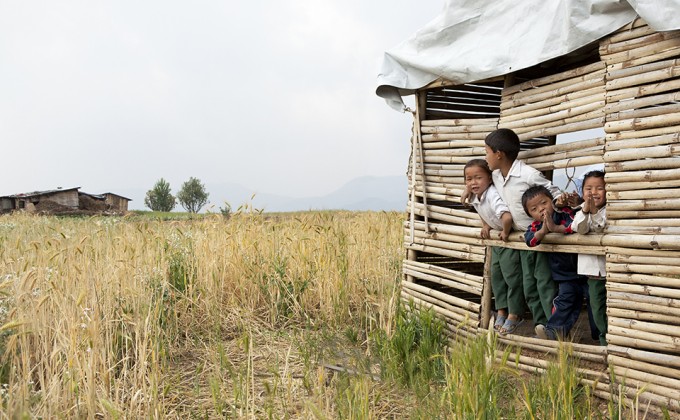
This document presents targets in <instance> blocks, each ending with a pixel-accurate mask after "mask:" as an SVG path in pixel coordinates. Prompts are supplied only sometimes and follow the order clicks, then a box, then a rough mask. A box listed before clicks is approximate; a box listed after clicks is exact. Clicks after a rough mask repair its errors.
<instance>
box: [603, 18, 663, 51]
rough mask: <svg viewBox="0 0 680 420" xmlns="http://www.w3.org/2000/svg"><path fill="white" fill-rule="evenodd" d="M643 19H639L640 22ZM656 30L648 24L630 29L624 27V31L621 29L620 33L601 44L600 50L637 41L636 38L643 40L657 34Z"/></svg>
mask: <svg viewBox="0 0 680 420" xmlns="http://www.w3.org/2000/svg"><path fill="white" fill-rule="evenodd" d="M640 20H641V19H638V22H639V21H640ZM655 32H656V31H654V29H652V28H650V27H649V26H647V25H646V24H644V25H639V26H636V27H634V28H633V27H630V29H629V28H628V25H626V26H624V29H621V30H620V31H619V32H618V33H616V34H614V35H612V36H610V37H608V38H605V39H604V40H603V41H601V42H600V48H602V47H603V46H604V47H606V46H608V45H611V44H617V43H620V42H625V41H628V40H630V39H635V38H641V37H644V36H647V35H650V34H653V33H655Z"/></svg>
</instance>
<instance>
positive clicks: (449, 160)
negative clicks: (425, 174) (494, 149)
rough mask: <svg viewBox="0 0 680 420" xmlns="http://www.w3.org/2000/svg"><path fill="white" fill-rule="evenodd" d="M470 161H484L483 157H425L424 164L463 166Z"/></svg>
mask: <svg viewBox="0 0 680 420" xmlns="http://www.w3.org/2000/svg"><path fill="white" fill-rule="evenodd" d="M470 159H484V155H483V154H482V155H477V156H427V157H426V159H425V163H460V164H465V163H467V162H468V161H469V160H470Z"/></svg>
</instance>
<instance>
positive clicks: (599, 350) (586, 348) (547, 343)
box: [498, 334, 607, 361]
mask: <svg viewBox="0 0 680 420" xmlns="http://www.w3.org/2000/svg"><path fill="white" fill-rule="evenodd" d="M498 340H499V341H501V342H502V343H506V344H517V345H523V344H532V345H537V346H542V347H545V348H546V353H547V352H554V351H555V350H557V349H558V348H559V347H560V346H570V347H571V348H572V351H574V352H575V353H574V354H575V355H581V354H591V355H596V356H598V357H599V358H600V359H601V360H602V361H604V359H605V357H606V356H607V347H604V346H595V345H591V344H580V343H569V342H564V341H553V340H542V339H540V338H533V337H524V336H521V335H513V334H510V335H507V336H505V337H503V336H499V337H498Z"/></svg>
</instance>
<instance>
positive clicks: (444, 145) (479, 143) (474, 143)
mask: <svg viewBox="0 0 680 420" xmlns="http://www.w3.org/2000/svg"><path fill="white" fill-rule="evenodd" d="M424 140H425V139H423V148H424V149H425V150H433V149H452V148H456V147H481V148H484V141H483V140H449V141H433V142H426V141H424Z"/></svg>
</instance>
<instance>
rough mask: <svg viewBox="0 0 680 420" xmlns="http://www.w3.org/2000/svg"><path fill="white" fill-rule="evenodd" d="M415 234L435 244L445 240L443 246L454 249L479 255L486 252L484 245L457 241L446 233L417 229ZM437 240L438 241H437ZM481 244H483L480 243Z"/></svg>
mask: <svg viewBox="0 0 680 420" xmlns="http://www.w3.org/2000/svg"><path fill="white" fill-rule="evenodd" d="M414 236H415V237H416V238H419V239H423V240H429V241H430V243H432V244H435V243H439V242H443V244H441V247H442V248H444V247H445V248H446V249H450V250H452V251H461V252H466V253H473V254H478V255H484V254H485V247H484V246H473V245H469V244H465V243H457V242H456V241H452V240H450V238H449V237H448V236H447V235H446V234H445V233H432V232H429V233H428V232H423V231H421V230H419V229H416V230H415V231H414ZM435 241H436V242H435ZM478 245H481V244H478Z"/></svg>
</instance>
